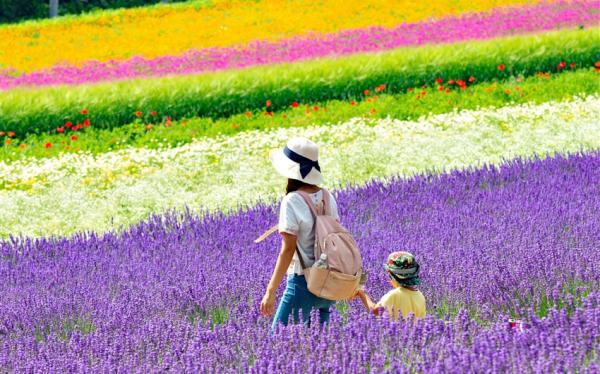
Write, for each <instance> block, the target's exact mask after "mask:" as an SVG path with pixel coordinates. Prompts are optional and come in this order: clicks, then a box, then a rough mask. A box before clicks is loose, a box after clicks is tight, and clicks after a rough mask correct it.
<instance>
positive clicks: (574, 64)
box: [569, 62, 577, 68]
mask: <svg viewBox="0 0 600 374" xmlns="http://www.w3.org/2000/svg"><path fill="white" fill-rule="evenodd" d="M569 66H570V67H572V68H574V67H575V66H577V64H576V63H574V62H571V63H570V64H569Z"/></svg>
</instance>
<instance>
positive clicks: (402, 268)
mask: <svg viewBox="0 0 600 374" xmlns="http://www.w3.org/2000/svg"><path fill="white" fill-rule="evenodd" d="M385 269H386V270H387V271H388V273H389V275H390V277H391V278H392V279H393V280H395V281H396V282H398V284H400V285H402V286H416V285H418V284H419V283H420V280H419V264H418V263H417V260H416V259H415V256H413V255H412V254H410V253H408V252H404V251H400V252H393V253H391V254H390V255H389V256H388V259H387V262H386V263H385Z"/></svg>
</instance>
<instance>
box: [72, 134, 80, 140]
mask: <svg viewBox="0 0 600 374" xmlns="http://www.w3.org/2000/svg"><path fill="white" fill-rule="evenodd" d="M77 139H79V138H77V136H75V135H73V136H71V140H72V141H76V140H77Z"/></svg>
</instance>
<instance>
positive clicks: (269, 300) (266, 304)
mask: <svg viewBox="0 0 600 374" xmlns="http://www.w3.org/2000/svg"><path fill="white" fill-rule="evenodd" d="M273 313H275V293H271V292H268V291H267V292H265V295H264V296H263V298H262V301H261V302H260V314H262V315H263V316H265V317H271V316H272V315H273Z"/></svg>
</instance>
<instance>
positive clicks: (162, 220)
mask: <svg viewBox="0 0 600 374" xmlns="http://www.w3.org/2000/svg"><path fill="white" fill-rule="evenodd" d="M598 170H600V154H598V153H591V154H589V155H587V156H582V155H576V156H571V157H569V158H563V157H557V158H554V159H547V160H544V161H541V160H535V161H530V162H522V161H512V162H511V163H510V164H509V165H505V166H502V167H500V168H494V167H491V168H484V169H482V170H476V171H470V172H455V173H453V174H451V175H444V176H441V177H438V176H421V177H417V178H414V179H411V180H408V181H404V180H393V181H391V182H390V183H388V184H382V183H378V182H375V183H369V184H368V185H367V186H365V187H361V188H352V189H349V190H344V191H341V192H339V193H338V194H337V199H338V202H339V206H340V213H341V215H342V216H343V217H344V223H345V224H346V225H347V226H348V227H349V228H350V229H351V230H353V231H354V232H355V233H356V234H357V237H358V240H359V243H360V245H361V246H362V248H363V254H364V261H365V264H366V267H367V269H368V271H369V274H370V277H369V286H368V287H369V290H370V291H371V292H372V293H373V294H375V295H380V294H382V293H383V292H384V291H385V290H387V287H389V285H388V280H387V277H386V275H385V274H384V273H383V270H382V265H381V264H382V261H383V260H382V259H383V258H385V256H386V255H387V253H389V252H390V251H391V250H394V249H398V248H403V249H408V250H410V251H412V252H413V253H415V254H416V255H417V256H418V257H419V258H420V261H421V264H422V268H423V271H422V280H423V284H422V290H423V292H424V293H425V294H426V295H427V298H428V307H429V310H430V315H429V316H428V317H427V318H426V319H423V320H419V321H417V322H416V323H414V324H413V323H412V322H398V323H392V322H390V321H388V320H386V319H381V318H379V319H378V318H374V317H369V316H367V315H366V313H365V312H364V311H362V310H361V309H360V308H359V306H358V305H357V302H351V303H349V304H345V303H342V304H339V305H338V312H337V313H334V316H333V320H332V322H331V324H330V325H329V326H328V327H327V328H326V329H325V330H323V331H321V330H320V329H318V328H317V327H315V326H318V324H314V325H313V327H312V328H310V329H304V328H303V327H301V326H292V327H288V328H286V329H279V330H278V331H277V332H276V333H275V334H274V335H270V333H269V328H268V322H269V321H268V320H266V319H264V318H261V317H260V316H259V315H258V304H259V302H260V297H261V295H262V292H263V291H264V287H265V285H266V283H267V281H268V278H269V276H270V271H271V267H272V264H273V263H274V261H275V257H276V255H277V251H276V246H277V244H278V239H277V238H275V237H273V238H271V239H270V240H268V241H266V242H263V243H261V244H259V245H254V244H252V239H253V238H254V237H256V236H257V235H258V234H259V233H260V232H261V231H262V230H264V229H266V228H267V227H269V226H270V225H271V224H272V223H273V222H274V220H275V216H276V211H277V208H276V206H273V205H268V206H258V207H255V208H252V209H250V210H249V211H248V212H245V213H237V214H234V215H230V216H223V215H222V214H218V215H214V216H205V217H197V216H190V215H183V216H180V215H166V216H160V217H158V216H157V217H154V218H152V219H150V220H149V221H148V222H145V223H141V224H139V225H136V226H134V227H131V228H130V229H128V230H126V231H125V232H123V233H121V234H114V233H108V234H106V235H102V236H96V235H77V236H76V237H73V238H71V239H64V238H61V239H49V240H37V241H32V240H30V239H27V240H25V239H24V240H15V241H13V242H5V243H1V244H0V256H2V257H1V258H2V261H0V279H1V280H2V281H3V287H2V288H0V298H1V299H2V300H3V302H2V303H0V339H2V347H3V349H0V367H3V368H8V370H9V371H15V372H21V371H34V370H51V371H54V370H56V371H79V372H83V371H118V370H123V371H137V370H140V371H157V372H158V371H161V372H164V371H195V372H238V371H248V372H256V373H263V372H275V371H282V372H283V371H285V372H294V373H304V372H322V371H332V372H336V373H337V372H340V373H341V372H352V373H354V372H357V373H358V372H369V371H371V372H374V371H376V372H380V371H393V372H414V371H424V372H443V371H448V370H458V371H465V372H468V371H474V372H480V371H482V372H483V371H489V372H506V371H510V372H545V371H552V370H559V371H565V372H571V371H580V372H595V371H597V370H598V369H599V367H598V361H597V358H598V343H599V342H600V330H599V329H598V328H597V327H598V325H599V324H600V295H599V294H598V286H599V284H600V276H599V274H600V269H599V268H598V264H600V251H598V250H597V246H598V243H599V242H600V232H599V231H598V230H597V227H598V214H597V212H598V210H599V209H600V198H599V197H600V194H598V188H597V187H598V185H600V173H598ZM232 227H235V228H236V230H235V231H232V229H231V228H232ZM561 254H562V255H561ZM567 254H568V255H567ZM240 262H243V263H244V264H241V263H240ZM246 264H251V268H248V267H246V266H248V265H246ZM249 272H251V273H252V276H249ZM509 316H513V317H518V318H524V319H526V320H527V321H528V323H529V324H530V327H529V328H526V329H524V330H522V331H521V330H520V329H518V328H516V329H515V328H511V327H510V325H509V324H508V322H507V318H508V317H509Z"/></svg>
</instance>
